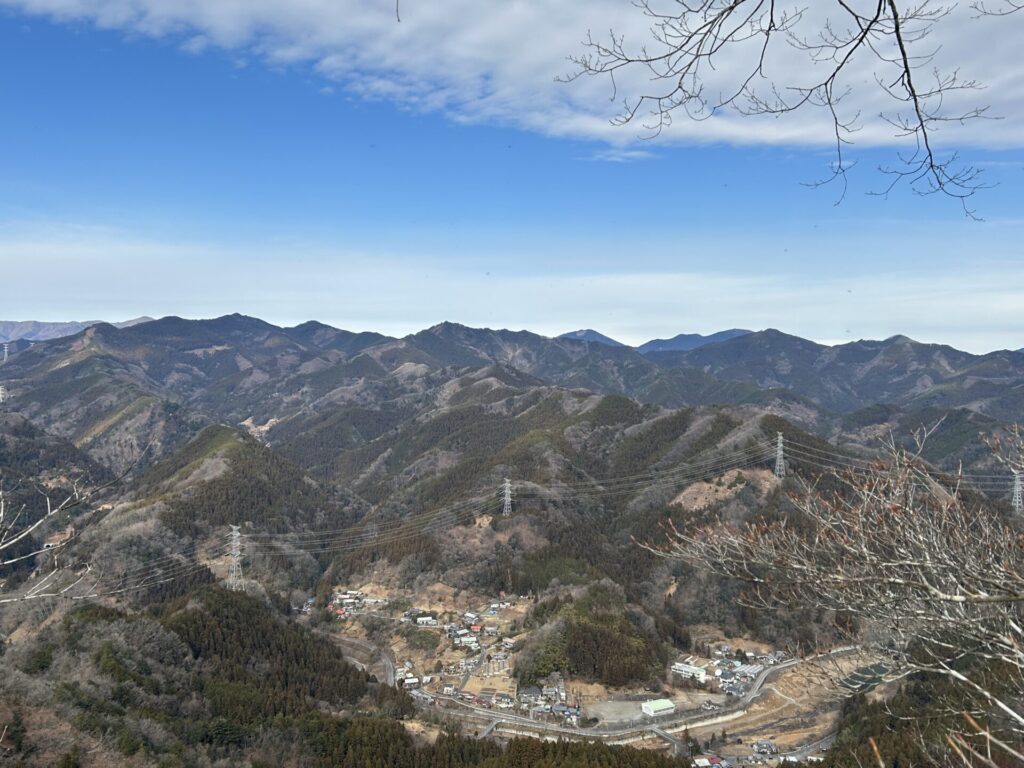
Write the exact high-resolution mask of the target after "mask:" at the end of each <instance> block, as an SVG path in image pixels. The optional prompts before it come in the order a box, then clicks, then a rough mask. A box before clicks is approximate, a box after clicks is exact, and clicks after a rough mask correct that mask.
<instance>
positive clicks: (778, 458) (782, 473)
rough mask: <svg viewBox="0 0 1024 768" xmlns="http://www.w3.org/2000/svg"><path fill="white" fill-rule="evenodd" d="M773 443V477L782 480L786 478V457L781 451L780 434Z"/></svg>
mask: <svg viewBox="0 0 1024 768" xmlns="http://www.w3.org/2000/svg"><path fill="white" fill-rule="evenodd" d="M778 435H779V437H778V439H777V440H776V442H775V476H776V477H777V478H779V480H782V479H784V478H785V477H786V457H785V454H784V453H783V450H782V433H781V432H779V433H778Z"/></svg>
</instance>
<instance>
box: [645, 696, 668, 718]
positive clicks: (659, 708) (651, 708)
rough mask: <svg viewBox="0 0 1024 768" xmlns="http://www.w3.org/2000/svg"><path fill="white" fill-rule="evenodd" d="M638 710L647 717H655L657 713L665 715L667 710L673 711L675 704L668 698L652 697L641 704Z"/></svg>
mask: <svg viewBox="0 0 1024 768" xmlns="http://www.w3.org/2000/svg"><path fill="white" fill-rule="evenodd" d="M640 711H641V712H643V713H644V714H645V715H647V716H648V717H656V716H657V715H667V714H668V713H669V712H675V711H676V705H675V704H673V703H672V702H671V701H669V700H668V699H652V700H651V701H645V702H644V703H643V704H641V705H640Z"/></svg>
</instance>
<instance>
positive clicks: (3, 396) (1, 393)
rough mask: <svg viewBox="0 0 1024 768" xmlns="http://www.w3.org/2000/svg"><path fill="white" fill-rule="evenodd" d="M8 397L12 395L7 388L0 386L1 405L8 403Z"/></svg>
mask: <svg viewBox="0 0 1024 768" xmlns="http://www.w3.org/2000/svg"><path fill="white" fill-rule="evenodd" d="M8 397H10V393H9V392H8V391H7V387H5V386H4V385H3V384H0V403H4V402H6V400H7V398H8Z"/></svg>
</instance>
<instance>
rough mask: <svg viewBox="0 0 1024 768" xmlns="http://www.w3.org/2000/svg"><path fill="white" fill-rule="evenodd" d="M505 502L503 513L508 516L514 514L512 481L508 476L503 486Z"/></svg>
mask: <svg viewBox="0 0 1024 768" xmlns="http://www.w3.org/2000/svg"><path fill="white" fill-rule="evenodd" d="M502 491H503V495H504V499H505V503H504V505H502V508H501V514H502V515H504V516H505V517H508V516H509V515H511V514H512V481H511V480H509V479H508V478H507V477H506V478H505V484H504V486H503V487H502Z"/></svg>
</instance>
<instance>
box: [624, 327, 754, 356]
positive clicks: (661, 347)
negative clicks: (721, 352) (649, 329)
mask: <svg viewBox="0 0 1024 768" xmlns="http://www.w3.org/2000/svg"><path fill="white" fill-rule="evenodd" d="M751 333H753V331H748V330H746V329H744V328H730V329H729V330H727V331H718V332H717V333H712V334H709V335H707V336H703V335H701V334H699V333H680V334H679V335H678V336H673V337H672V338H671V339H652V340H651V341H648V342H647V343H646V344H641V345H640V346H639V347H637V351H638V352H640V354H643V355H646V354H647V353H648V352H689V351H690V350H691V349H698V348H699V347H703V346H706V345H708V344H717V343H719V342H721V341H728V340H729V339H736V338H739V337H740V336H748V335H750V334H751Z"/></svg>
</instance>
